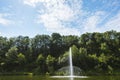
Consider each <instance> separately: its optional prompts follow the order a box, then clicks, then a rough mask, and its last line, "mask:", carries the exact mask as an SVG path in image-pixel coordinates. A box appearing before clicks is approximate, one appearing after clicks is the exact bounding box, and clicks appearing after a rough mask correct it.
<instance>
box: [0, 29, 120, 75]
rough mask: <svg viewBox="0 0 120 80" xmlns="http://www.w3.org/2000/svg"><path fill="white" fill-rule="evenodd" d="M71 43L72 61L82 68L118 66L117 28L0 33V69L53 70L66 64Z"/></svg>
mask: <svg viewBox="0 0 120 80" xmlns="http://www.w3.org/2000/svg"><path fill="white" fill-rule="evenodd" d="M69 47H72V52H73V53H72V56H73V65H74V66H77V67H80V68H81V69H82V70H84V71H87V72H89V71H94V72H106V73H109V74H111V73H113V72H114V71H116V70H119V68H120V32H116V31H107V32H104V33H98V32H94V33H85V34H82V35H81V36H80V37H79V36H72V35H69V36H61V35H60V34H58V33H53V34H52V35H51V36H49V35H36V36H35V37H34V38H29V37H28V36H25V37H24V36H18V37H13V38H6V37H2V36H0V72H1V73H5V72H33V73H37V74H45V73H50V74H53V73H54V72H55V71H57V70H58V69H60V68H61V67H64V66H68V65H69V64H68V50H69Z"/></svg>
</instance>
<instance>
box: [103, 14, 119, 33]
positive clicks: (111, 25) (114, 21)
mask: <svg viewBox="0 0 120 80" xmlns="http://www.w3.org/2000/svg"><path fill="white" fill-rule="evenodd" d="M103 30H116V31H120V12H118V14H117V15H115V16H114V17H112V18H111V19H110V20H109V21H108V22H107V23H106V24H105V25H104V28H103Z"/></svg>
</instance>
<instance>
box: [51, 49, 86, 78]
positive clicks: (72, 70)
mask: <svg viewBox="0 0 120 80" xmlns="http://www.w3.org/2000/svg"><path fill="white" fill-rule="evenodd" d="M65 68H68V67H64V68H62V69H63V70H65ZM75 68H76V69H77V70H78V71H81V70H80V69H79V68H77V67H75ZM60 70H61V69H60ZM52 78H70V80H74V78H87V76H76V75H74V67H73V61H72V49H71V48H70V49H69V75H68V76H52Z"/></svg>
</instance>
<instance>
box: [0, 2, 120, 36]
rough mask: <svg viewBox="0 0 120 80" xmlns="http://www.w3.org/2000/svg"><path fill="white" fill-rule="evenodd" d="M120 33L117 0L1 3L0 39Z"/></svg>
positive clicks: (119, 6) (119, 10)
mask: <svg viewBox="0 0 120 80" xmlns="http://www.w3.org/2000/svg"><path fill="white" fill-rule="evenodd" d="M108 30H116V31H120V0H0V36H6V37H15V36H19V35H23V36H30V37H34V36H35V35H37V34H48V35H51V34H52V33H54V32H57V33H60V34H61V35H81V34H83V33H86V32H105V31H108Z"/></svg>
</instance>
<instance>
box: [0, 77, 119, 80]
mask: <svg viewBox="0 0 120 80" xmlns="http://www.w3.org/2000/svg"><path fill="white" fill-rule="evenodd" d="M0 80H70V79H69V78H50V77H45V76H0ZM74 80H120V76H89V77H88V78H75V79H74Z"/></svg>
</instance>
